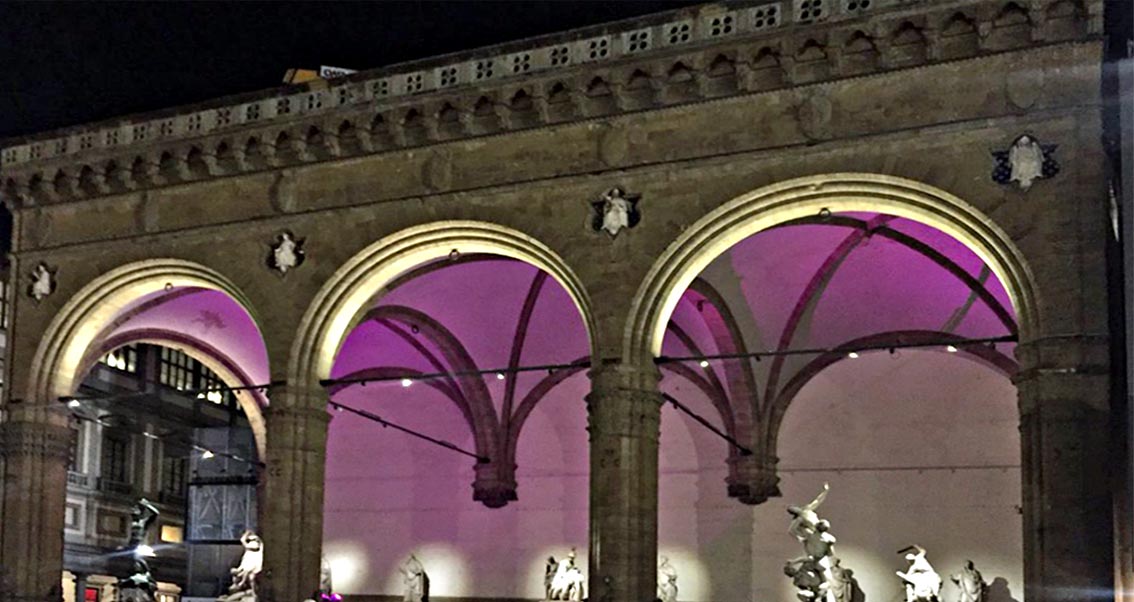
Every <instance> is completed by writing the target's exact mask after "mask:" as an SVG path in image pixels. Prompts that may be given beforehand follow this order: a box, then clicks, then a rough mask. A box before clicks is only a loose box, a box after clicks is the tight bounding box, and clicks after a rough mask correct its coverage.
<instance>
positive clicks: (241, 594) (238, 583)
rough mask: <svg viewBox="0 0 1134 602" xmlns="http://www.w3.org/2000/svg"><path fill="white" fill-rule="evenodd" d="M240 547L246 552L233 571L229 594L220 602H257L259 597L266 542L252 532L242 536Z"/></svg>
mask: <svg viewBox="0 0 1134 602" xmlns="http://www.w3.org/2000/svg"><path fill="white" fill-rule="evenodd" d="M240 545H241V546H242V547H243V548H244V552H243V553H242V554H241V555H240V562H239V563H237V565H236V566H235V567H233V568H231V569H229V571H228V572H229V574H230V575H231V576H232V583H231V584H229V586H228V592H227V593H225V594H224V595H222V596H220V597H219V598H217V600H218V601H219V602H255V601H256V596H257V589H256V579H257V578H258V577H259V576H260V572H261V571H262V570H263V569H264V542H263V540H261V539H260V536H259V535H256V534H255V533H253V532H252V531H245V532H244V533H242V534H241V535H240Z"/></svg>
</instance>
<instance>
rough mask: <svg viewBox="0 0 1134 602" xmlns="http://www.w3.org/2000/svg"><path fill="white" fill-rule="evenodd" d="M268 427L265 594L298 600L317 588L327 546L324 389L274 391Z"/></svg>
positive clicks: (263, 524) (262, 523) (292, 601)
mask: <svg viewBox="0 0 1134 602" xmlns="http://www.w3.org/2000/svg"><path fill="white" fill-rule="evenodd" d="M274 393H275V394H274V395H273V396H272V405H271V406H270V407H269V408H268V411H267V412H266V415H267V426H268V429H267V430H268V445H267V456H268V457H267V458H266V459H265V463H266V464H267V466H266V469H265V470H264V472H263V474H264V475H265V485H264V489H263V491H264V497H265V499H264V500H263V502H262V503H261V504H260V507H261V508H262V509H263V514H262V515H261V517H260V536H261V538H263V540H264V593H265V597H266V598H267V599H268V600H269V601H273V602H274V601H279V602H295V601H297V600H303V599H306V598H307V597H309V596H310V595H311V593H312V592H314V591H316V590H317V589H318V588H319V564H320V559H321V557H322V547H323V475H324V468H325V461H326V455H327V423H328V422H329V420H330V417H329V416H328V414H327V411H326V409H325V403H326V399H327V396H326V393H324V392H323V391H322V390H318V391H296V390H294V389H287V388H284V389H281V390H277V391H274Z"/></svg>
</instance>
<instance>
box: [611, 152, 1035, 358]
mask: <svg viewBox="0 0 1134 602" xmlns="http://www.w3.org/2000/svg"><path fill="white" fill-rule="evenodd" d="M858 211H864V212H878V213H885V214H889V215H895V216H898V217H905V218H909V219H912V220H916V221H919V222H922V223H924V224H926V225H929V226H932V227H934V228H936V229H938V230H941V231H942V232H944V233H946V234H948V235H950V236H952V237H953V238H955V239H957V240H958V241H960V242H962V243H964V244H965V245H966V246H968V247H969V249H971V250H972V251H973V252H974V253H975V254H976V255H977V256H979V257H980V258H981V260H983V261H984V262H985V263H986V264H987V265H988V266H989V267H990V269H991V270H992V271H993V273H994V274H995V275H996V276H997V277H998V278H999V279H1000V281H1001V282H1002V283H1003V285H1004V288H1005V289H1006V290H1007V292H1008V295H1009V298H1010V299H1011V300H1012V305H1013V306H1014V308H1015V310H1016V315H1017V320H1018V323H1019V327H1020V336H1021V338H1022V340H1028V339H1029V338H1030V337H1031V336H1032V335H1033V334H1034V333H1035V332H1036V329H1037V328H1038V324H1039V323H1040V316H1039V315H1038V304H1037V302H1036V286H1035V284H1034V278H1033V276H1032V274H1031V271H1030V270H1029V268H1028V266H1027V264H1026V263H1025V261H1024V258H1023V255H1022V254H1021V253H1020V251H1019V250H1018V249H1017V248H1016V247H1015V245H1014V244H1013V243H1012V242H1011V239H1010V238H1009V237H1008V235H1007V234H1006V233H1005V232H1004V231H1003V230H1002V229H1001V228H1000V227H999V226H997V224H996V223H995V222H993V221H992V220H991V219H990V218H988V217H987V216H985V215H983V214H982V213H981V212H979V211H978V210H977V209H975V208H974V207H972V206H971V205H969V204H967V203H966V202H964V201H962V200H961V199H959V198H957V197H956V196H953V195H952V194H949V193H948V192H945V191H944V190H941V189H939V188H935V187H933V186H929V185H927V184H922V183H920V182H916V181H913V180H908V179H905V178H898V177H894V176H885V175H880V174H866V173H834V174H822V175H814V176H805V177H802V178H796V179H792V180H788V181H786V182H780V183H777V184H772V185H769V186H765V187H763V188H760V189H757V190H755V191H752V192H749V193H747V194H744V195H742V196H740V197H737V198H735V199H733V200H731V201H729V202H727V203H725V204H724V205H721V206H720V207H718V208H716V209H715V210H713V211H711V212H710V213H708V214H707V215H705V216H704V217H702V218H701V219H700V220H698V221H697V222H696V223H695V224H693V225H692V226H691V227H690V228H688V229H687V230H686V231H685V232H683V233H682V234H681V236H680V237H678V239H677V240H675V241H674V242H673V243H671V244H670V245H669V247H668V248H667V249H666V250H665V252H664V253H663V254H662V256H661V257H660V258H658V260H657V261H656V262H655V263H654V265H653V267H651V268H650V271H649V273H648V274H647V275H646V278H645V279H644V280H643V282H642V284H641V286H640V287H639V288H638V291H637V292H636V293H635V296H634V299H633V302H632V305H631V311H630V316H629V318H628V320H627V322H626V327H625V330H624V333H623V359H624V361H626V362H628V363H630V365H641V364H642V363H643V362H648V361H649V360H650V358H652V357H656V356H658V355H659V354H660V353H661V345H662V340H663V337H664V335H665V328H666V324H667V322H668V321H669V317H670V315H671V314H672V313H673V310H674V308H675V307H676V305H677V302H678V300H679V299H680V297H681V295H682V294H683V293H684V291H685V289H687V288H689V286H690V284H691V283H692V282H693V280H694V278H696V276H697V275H698V274H699V273H701V271H702V270H704V269H705V267H706V266H708V265H709V263H710V262H711V261H712V260H713V259H715V258H716V257H717V256H719V255H721V254H722V253H724V252H725V251H727V250H728V249H729V248H730V247H732V246H733V245H734V244H736V243H738V242H740V241H741V240H743V239H745V238H747V237H749V236H751V235H753V234H755V233H757V232H760V231H762V230H765V229H767V228H770V227H773V226H775V225H778V224H780V223H783V222H786V221H790V220H793V219H798V218H803V217H809V216H814V215H820V214H824V215H825V214H827V213H838V212H858Z"/></svg>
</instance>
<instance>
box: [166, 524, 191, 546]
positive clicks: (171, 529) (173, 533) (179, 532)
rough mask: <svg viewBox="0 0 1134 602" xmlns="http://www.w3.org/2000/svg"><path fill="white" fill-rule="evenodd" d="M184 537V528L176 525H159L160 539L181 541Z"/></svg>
mask: <svg viewBox="0 0 1134 602" xmlns="http://www.w3.org/2000/svg"><path fill="white" fill-rule="evenodd" d="M184 537H185V532H184V530H183V529H182V528H181V527H178V526H177V525H162V526H161V540H162V541H164V542H166V543H181V541H182V540H183V539H184Z"/></svg>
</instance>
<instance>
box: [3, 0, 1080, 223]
mask: <svg viewBox="0 0 1134 602" xmlns="http://www.w3.org/2000/svg"><path fill="white" fill-rule="evenodd" d="M864 5H865V8H863V6H864ZM809 6H811V3H810V2H809V1H808V0H780V1H778V2H767V1H759V2H752V1H742V2H731V3H727V4H716V5H706V6H701V7H695V8H693V9H687V10H682V11H675V12H670V13H662V14H659V15H653V16H651V17H645V18H641V19H636V20H630V21H624V22H620V23H618V24H614V25H609V26H603V27H597V28H589V29H583V30H577V31H574V32H568V33H566V34H561V35H558V36H547V37H542V38H535V39H532V40H528V41H525V42H519V43H516V44H508V45H502V46H496V47H491V48H487V49H482V50H479V51H474V52H471V53H462V54H458V55H450V56H447V57H440V58H437V59H429V60H426V61H417V62H414V63H408V64H404V65H400V66H395V67H392V68H389V69H383V70H376V71H368V72H364V73H359V74H357V75H354V76H351V77H349V78H343V79H336V80H332V81H330V82H316V84H312V85H305V86H298V87H289V88H285V89H281V90H273V91H269V92H270V93H269V94H263V95H245V96H243V97H235V98H230V99H220V100H219V101H217V102H216V103H212V104H211V105H209V107H208V108H203V109H202V108H201V106H200V105H198V106H197V107H188V108H187V109H186V110H184V111H182V112H173V113H166V114H165V115H164V116H162V117H158V118H154V116H153V115H143V116H139V117H137V118H135V119H129V118H127V119H123V120H120V121H117V122H114V123H112V124H102V125H96V126H92V127H89V128H74V129H72V130H66V131H63V132H59V134H62V135H53V134H47V135H45V136H42V137H35V138H33V139H30V140H26V141H23V142H22V143H20V144H18V145H14V146H9V147H7V148H4V149H2V150H0V177H2V179H0V196H2V197H3V199H4V200H5V202H7V203H9V204H10V205H14V206H16V207H26V206H31V205H37V204H49V203H58V202H68V201H75V200H82V199H86V198H95V197H100V196H104V195H109V194H118V193H122V192H127V191H132V190H139V189H147V188H155V187H160V186H165V185H171V184H179V183H184V182H192V181H198V180H204V179H209V178H214V177H222V176H229V175H238V174H242V173H250V172H256V171H263V170H271V169H279V168H284V167H289V166H294V165H302V164H306V163H311V162H315V161H325V160H335V159H340V158H347V157H351V156H358V155H364V154H370V153H377V152H386V151H391V150H397V149H401V148H410V147H417V146H425V145H430V144H435V143H439V142H447V141H452V140H460V139H465V138H473V137H480V136H487V135H496V134H503V133H507V132H509V131H516V130H525V129H531V128H536V127H542V126H547V125H555V124H560V123H568V122H572V121H576V120H580V119H590V118H595V117H606V116H614V115H618V114H622V113H628V112H634V111H642V110H649V109H654V108H659V107H665V106H674V105H680V104H685V103H690V102H697V101H701V100H705V99H710V98H721V97H728V96H735V95H740V94H750V93H755V92H763V91H768V90H776V89H782V88H788V87H792V86H799V85H805V84H814V83H818V82H822V81H829V80H835V79H841V78H846V77H855V76H861V75H865V74H870V73H879V72H884V71H889V70H893V69H899V68H908V67H912V66H919V65H925V64H932V63H939V62H945V61H952V60H957V59H962V58H970V57H975V56H981V55H985V54H991V53H997V52H1003V51H1009V50H1015V49H1021V48H1028V47H1032V46H1038V45H1044V44H1049V43H1052V42H1058V41H1064V40H1076V39H1089V38H1093V37H1097V36H1098V35H1099V34H1100V33H1101V21H1102V1H1101V0H1027V1H1021V0H1017V1H1015V2H1011V1H1007V0H952V1H938V2H927V1H925V0H874V1H873V2H863V1H861V0H859V1H854V0H826V1H825V2H823V6H824V7H826V8H825V9H823V10H825V11H828V12H826V13H820V14H819V18H818V19H814V18H808V19H804V18H803V16H804V14H805V13H807V10H809V9H808V8H807V7H809ZM852 7H854V8H852ZM773 16H774V19H773ZM685 26H687V27H685ZM685 34H688V37H687V39H686V38H685V37H683V36H685ZM604 49H605V50H604ZM592 55H594V56H592ZM489 65H491V69H489ZM501 70H502V71H503V73H501ZM489 71H491V74H489ZM419 84H420V86H419ZM232 100H235V101H238V102H235V103H228V102H226V101H232ZM822 108H823V107H812V109H813V110H812V112H815V111H821V110H822ZM195 109H196V110H195ZM806 113H807V111H804V110H802V109H801V121H805V120H806V119H805V117H806ZM804 125H805V124H804Z"/></svg>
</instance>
